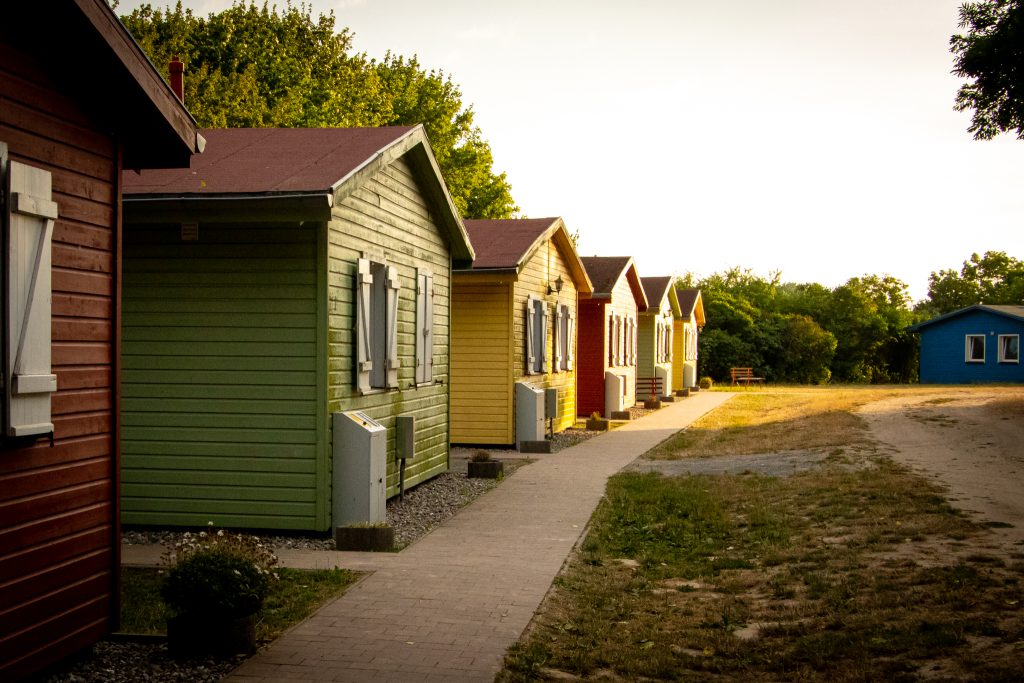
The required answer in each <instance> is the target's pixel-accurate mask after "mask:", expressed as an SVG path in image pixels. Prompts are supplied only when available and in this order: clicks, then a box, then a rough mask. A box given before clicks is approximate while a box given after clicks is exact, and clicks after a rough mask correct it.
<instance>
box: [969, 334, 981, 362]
mask: <svg viewBox="0 0 1024 683" xmlns="http://www.w3.org/2000/svg"><path fill="white" fill-rule="evenodd" d="M966 345H967V348H966V358H965V360H966V361H967V362H968V363H984V362H985V335H983V334H969V335H967V337H966Z"/></svg>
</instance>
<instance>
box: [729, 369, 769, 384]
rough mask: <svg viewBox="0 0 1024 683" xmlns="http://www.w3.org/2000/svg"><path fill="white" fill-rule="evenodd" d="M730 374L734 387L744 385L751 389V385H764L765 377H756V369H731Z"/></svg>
mask: <svg viewBox="0 0 1024 683" xmlns="http://www.w3.org/2000/svg"><path fill="white" fill-rule="evenodd" d="M729 374H730V375H731V376H732V385H733V386H736V385H737V384H742V385H743V386H745V387H749V386H750V385H751V383H755V384H764V377H755V376H754V368H730V369H729Z"/></svg>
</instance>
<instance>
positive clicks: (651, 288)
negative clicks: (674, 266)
mask: <svg viewBox="0 0 1024 683" xmlns="http://www.w3.org/2000/svg"><path fill="white" fill-rule="evenodd" d="M640 282H641V283H643V286H644V293H645V294H647V302H648V303H649V304H650V306H651V308H654V309H657V308H659V307H660V306H661V300H662V299H663V298H665V292H666V291H668V288H669V285H671V284H672V278H671V276H665V277H642V278H640Z"/></svg>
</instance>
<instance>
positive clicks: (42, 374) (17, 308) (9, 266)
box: [0, 145, 58, 436]
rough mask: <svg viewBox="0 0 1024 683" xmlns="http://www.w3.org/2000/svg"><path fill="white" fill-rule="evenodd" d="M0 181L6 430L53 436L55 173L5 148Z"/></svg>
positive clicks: (0, 159) (1, 153) (0, 156)
mask: <svg viewBox="0 0 1024 683" xmlns="http://www.w3.org/2000/svg"><path fill="white" fill-rule="evenodd" d="M0 169H2V170H0V176H3V177H2V186H3V192H4V200H5V201H4V213H5V216H4V218H5V224H6V227H7V231H6V239H5V240H4V261H3V264H4V265H3V268H4V270H5V271H6V274H5V278H4V284H3V286H4V308H5V313H6V316H5V317H6V322H5V329H4V350H5V359H4V360H5V363H6V366H5V373H4V388H5V401H4V431H5V433H6V434H7V435H8V436H32V435H34V434H51V433H52V432H53V422H52V418H51V415H50V395H51V394H52V393H53V392H55V391H56V390H57V376H56V375H54V374H53V372H52V370H51V367H50V341H51V340H50V330H51V326H52V322H51V316H50V297H51V290H50V262H51V255H50V249H51V242H52V240H53V226H54V222H55V221H56V220H57V215H58V207H57V204H56V203H55V202H54V201H53V198H52V184H51V176H50V172H49V171H45V170H43V169H39V168H34V167H32V166H28V165H26V164H22V163H20V162H17V161H8V159H7V149H6V146H5V145H0Z"/></svg>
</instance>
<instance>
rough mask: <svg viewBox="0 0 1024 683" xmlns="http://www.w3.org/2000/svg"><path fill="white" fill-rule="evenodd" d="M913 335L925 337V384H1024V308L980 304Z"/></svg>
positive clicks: (928, 322) (921, 327) (926, 325)
mask: <svg viewBox="0 0 1024 683" xmlns="http://www.w3.org/2000/svg"><path fill="white" fill-rule="evenodd" d="M909 329H910V331H911V332H917V333H918V334H920V335H921V383H922V384H976V383H986V382H1024V366H1021V363H1020V338H1021V336H1022V335H1024V306H987V305H985V304H977V305H974V306H968V307H967V308H961V309H960V310H958V311H953V312H952V313H947V314H945V315H942V316H939V317H937V318H932V319H931V320H926V321H925V322H923V323H918V324H917V325H914V326H912V327H911V328H909Z"/></svg>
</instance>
